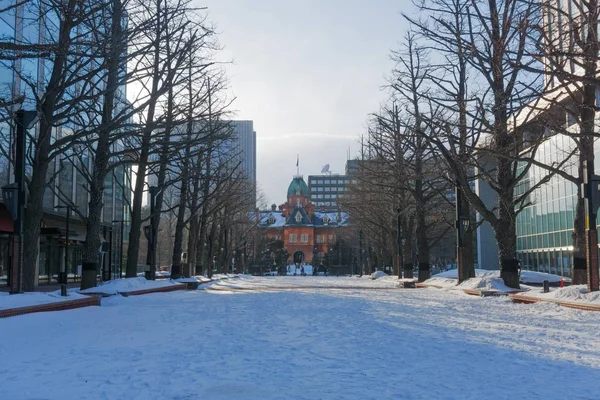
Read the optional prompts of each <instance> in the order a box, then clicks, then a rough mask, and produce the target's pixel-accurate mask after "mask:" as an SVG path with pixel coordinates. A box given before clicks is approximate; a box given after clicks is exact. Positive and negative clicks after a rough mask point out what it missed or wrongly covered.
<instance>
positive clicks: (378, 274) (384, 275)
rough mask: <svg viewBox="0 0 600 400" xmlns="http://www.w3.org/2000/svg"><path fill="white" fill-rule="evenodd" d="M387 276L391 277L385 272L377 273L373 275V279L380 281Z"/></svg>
mask: <svg viewBox="0 0 600 400" xmlns="http://www.w3.org/2000/svg"><path fill="white" fill-rule="evenodd" d="M386 276H389V275H388V274H386V273H385V272H383V271H375V272H373V273H372V274H371V279H379V278H383V277H386Z"/></svg>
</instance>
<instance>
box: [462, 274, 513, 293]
mask: <svg viewBox="0 0 600 400" xmlns="http://www.w3.org/2000/svg"><path fill="white" fill-rule="evenodd" d="M455 283H456V281H455ZM455 288H456V289H474V290H482V291H488V292H498V293H508V292H512V291H514V290H515V289H513V288H510V287H508V286H506V285H505V284H504V281H503V280H502V278H492V277H489V276H482V277H477V278H471V279H467V280H466V281H464V282H463V283H461V284H460V285H458V286H455Z"/></svg>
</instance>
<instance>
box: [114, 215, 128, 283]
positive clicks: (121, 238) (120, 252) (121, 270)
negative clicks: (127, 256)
mask: <svg viewBox="0 0 600 400" xmlns="http://www.w3.org/2000/svg"><path fill="white" fill-rule="evenodd" d="M116 223H120V224H121V227H120V228H121V229H120V231H119V238H120V239H119V240H120V242H119V279H121V277H122V276H123V233H124V231H125V221H124V220H114V221H113V224H116Z"/></svg>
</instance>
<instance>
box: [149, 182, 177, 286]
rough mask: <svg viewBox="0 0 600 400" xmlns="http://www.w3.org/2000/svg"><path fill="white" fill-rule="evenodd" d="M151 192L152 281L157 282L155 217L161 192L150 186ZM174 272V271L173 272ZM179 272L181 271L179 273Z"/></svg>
mask: <svg viewBox="0 0 600 400" xmlns="http://www.w3.org/2000/svg"><path fill="white" fill-rule="evenodd" d="M149 191H150V229H151V231H152V234H151V238H152V240H151V241H150V262H151V264H150V280H155V279H156V270H155V268H156V242H157V240H156V236H157V235H156V228H157V224H156V222H157V221H156V219H157V216H156V215H155V212H156V210H155V207H156V195H157V194H158V192H159V190H158V187H157V186H150V188H149ZM171 272H172V271H171ZM177 272H179V271H177Z"/></svg>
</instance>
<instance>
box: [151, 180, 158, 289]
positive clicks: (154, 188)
mask: <svg viewBox="0 0 600 400" xmlns="http://www.w3.org/2000/svg"><path fill="white" fill-rule="evenodd" d="M149 191H150V229H151V231H152V235H151V237H152V240H151V241H150V262H151V264H150V280H155V279H156V270H155V268H156V242H157V240H156V236H157V235H156V228H157V226H156V225H157V224H156V219H157V216H156V215H154V214H155V213H156V210H155V207H156V195H157V194H158V187H157V186H150V188H149Z"/></svg>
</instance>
